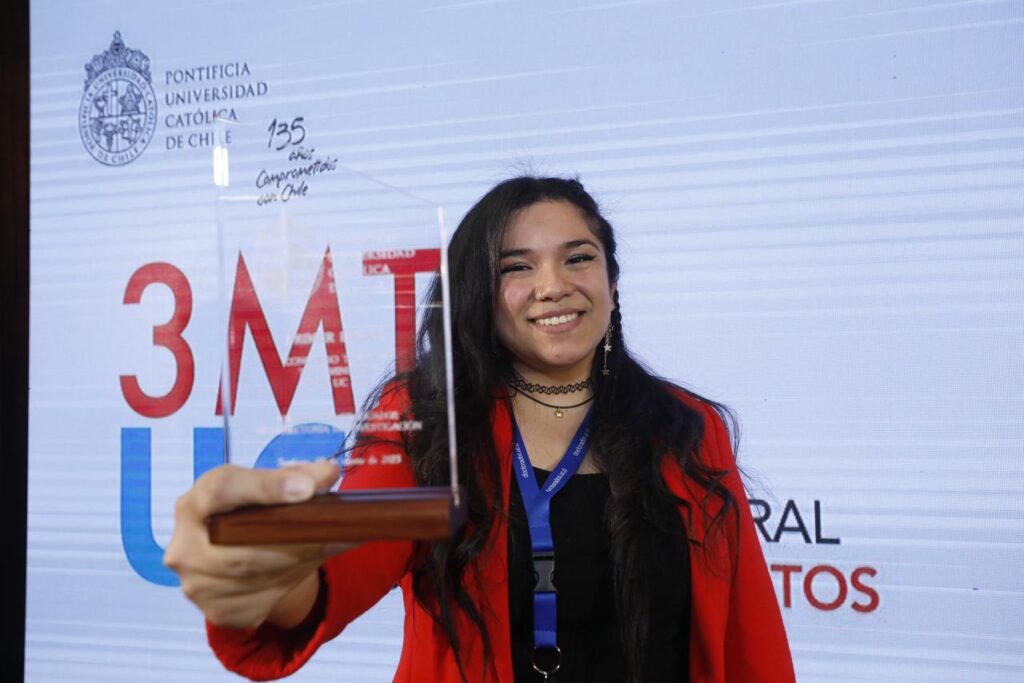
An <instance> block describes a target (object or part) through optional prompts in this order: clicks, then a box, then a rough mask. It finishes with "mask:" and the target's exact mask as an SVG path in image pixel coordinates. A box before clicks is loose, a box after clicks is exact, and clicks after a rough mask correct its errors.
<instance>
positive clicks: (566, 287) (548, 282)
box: [533, 266, 572, 301]
mask: <svg viewBox="0 0 1024 683" xmlns="http://www.w3.org/2000/svg"><path fill="white" fill-rule="evenodd" d="M565 275H566V274H565V273H564V272H563V271H562V269H561V268H558V267H557V266H544V267H542V268H540V269H539V270H538V271H537V281H536V283H535V284H534V289H533V296H534V298H536V299H537V300H538V301H558V300H559V299H562V298H564V297H566V296H568V295H569V294H572V283H571V282H570V281H569V279H568V278H567V277H566V276H565Z"/></svg>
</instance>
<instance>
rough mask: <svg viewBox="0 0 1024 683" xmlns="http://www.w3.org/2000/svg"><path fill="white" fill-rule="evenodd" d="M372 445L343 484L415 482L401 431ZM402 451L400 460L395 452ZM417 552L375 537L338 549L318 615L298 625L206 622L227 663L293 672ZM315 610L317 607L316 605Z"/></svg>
mask: <svg viewBox="0 0 1024 683" xmlns="http://www.w3.org/2000/svg"><path fill="white" fill-rule="evenodd" d="M378 436H381V437H383V440H382V441H377V442H375V443H373V444H372V445H369V446H360V447H357V448H356V450H355V452H354V453H353V456H354V458H360V459H362V461H363V463H364V464H361V465H359V466H357V467H354V468H352V469H351V470H348V471H346V474H345V476H344V478H343V479H342V483H341V489H342V490H346V489H348V490H360V489H374V488H411V487H413V486H415V478H414V476H413V469H412V465H411V463H410V462H409V458H408V456H407V454H406V453H405V452H404V451H403V450H402V449H401V448H400V447H399V446H397V445H395V444H397V443H398V442H399V441H400V439H399V435H398V434H397V433H386V432H385V433H378ZM395 455H398V456H400V461H399V462H396V461H395V460H396V459H395V458H394V457H391V458H383V457H381V456H395ZM413 553H414V543H413V542H411V541H376V542H371V543H364V544H363V545H360V546H359V547H357V548H355V549H353V550H349V551H347V552H344V553H341V554H340V555H335V556H334V557H332V558H330V559H329V560H327V561H326V562H325V563H324V566H323V572H322V573H321V576H322V581H323V583H322V585H321V591H325V592H326V595H323V594H322V595H321V596H320V599H319V603H320V604H321V605H322V608H323V612H322V615H319V616H320V618H319V620H317V616H318V615H316V614H312V615H311V619H312V620H313V621H312V622H311V623H310V620H307V623H304V624H302V625H300V626H299V627H297V628H295V629H291V630H289V629H282V628H278V627H275V626H273V625H271V624H263V625H261V626H259V627H258V628H255V629H230V628H221V627H217V626H214V625H213V624H210V623H209V622H207V623H206V631H207V639H208V641H209V643H210V647H211V648H212V649H213V652H214V654H215V655H216V656H217V658H218V659H219V660H220V661H221V663H222V664H223V665H224V667H225V668H226V669H228V670H229V671H233V672H234V673H237V674H239V675H241V676H244V677H246V678H249V679H251V680H255V681H266V680H273V679H277V678H282V677H284V676H288V675H290V674H292V673H294V672H295V671H296V670H298V669H299V668H300V667H301V666H302V665H303V664H305V663H306V662H307V661H308V660H309V658H310V657H312V656H313V654H314V653H315V652H316V651H317V649H318V648H319V647H320V646H321V645H323V644H324V643H326V642H327V641H329V640H331V639H332V638H334V637H335V636H337V635H338V634H339V633H341V631H342V630H343V629H344V628H345V626H347V625H348V624H349V623H350V622H352V621H353V620H354V619H356V618H357V617H358V616H360V615H361V614H363V613H364V612H365V611H366V610H368V609H369V608H370V607H372V606H373V605H374V604H376V603H377V601H379V600H380V599H381V598H382V597H384V595H386V594H387V593H388V592H389V591H390V590H391V589H392V588H393V587H395V586H396V585H397V584H398V582H399V580H400V579H401V578H402V577H403V576H404V575H405V574H406V573H407V572H408V571H409V569H410V566H411V563H412V560H413ZM314 611H315V609H314Z"/></svg>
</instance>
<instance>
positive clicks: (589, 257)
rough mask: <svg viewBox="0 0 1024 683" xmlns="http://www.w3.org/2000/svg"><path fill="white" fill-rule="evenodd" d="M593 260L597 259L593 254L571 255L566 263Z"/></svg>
mask: <svg viewBox="0 0 1024 683" xmlns="http://www.w3.org/2000/svg"><path fill="white" fill-rule="evenodd" d="M595 258H597V257H596V256H594V255H593V254H573V255H572V256H570V257H569V259H568V260H567V261H566V263H569V264H574V263H586V262H587V261H593V260H594V259H595Z"/></svg>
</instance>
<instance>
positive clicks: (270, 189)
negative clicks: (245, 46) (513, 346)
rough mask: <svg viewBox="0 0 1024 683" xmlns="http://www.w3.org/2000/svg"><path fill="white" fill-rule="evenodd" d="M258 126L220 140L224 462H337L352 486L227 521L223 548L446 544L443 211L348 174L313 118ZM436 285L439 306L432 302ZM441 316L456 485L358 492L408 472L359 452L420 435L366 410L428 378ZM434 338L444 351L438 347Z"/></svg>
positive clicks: (450, 505)
mask: <svg viewBox="0 0 1024 683" xmlns="http://www.w3.org/2000/svg"><path fill="white" fill-rule="evenodd" d="M254 118H255V117H251V118H250V120H247V121H244V122H235V121H224V120H218V121H217V122H216V124H215V130H214V136H215V142H216V144H215V146H214V148H213V181H214V184H215V185H216V196H217V200H216V224H217V252H218V254H217V255H218V260H219V266H218V278H217V279H218V291H219V296H218V308H219V310H220V314H219V320H218V322H217V326H218V331H217V334H215V335H214V337H215V338H216V339H217V343H218V344H219V345H220V348H221V352H220V353H219V354H218V356H219V357H220V358H222V363H221V378H220V392H219V398H218V412H219V414H221V415H223V419H224V448H225V462H228V463H233V464H236V465H240V466H253V467H257V468H260V467H270V468H273V467H280V466H283V465H287V464H288V463H289V462H290V461H296V460H298V461H303V460H315V459H318V458H324V457H329V458H337V459H338V460H339V463H340V464H341V465H342V472H343V475H342V485H341V486H340V489H339V490H336V491H333V492H331V493H327V494H321V495H317V496H315V497H314V498H313V499H312V500H311V501H309V502H306V503H298V504H292V505H273V506H254V507H247V508H241V509H238V510H234V511H231V512H227V513H222V514H219V515H215V516H213V517H211V518H210V519H209V520H208V522H207V524H208V529H209V532H210V538H211V541H213V542H214V543H218V544H226V545H239V544H243V545H256V544H266V543H304V542H337V541H362V540H382V539H412V540H433V539H442V538H447V537H449V536H450V535H451V534H452V533H453V532H454V531H455V529H457V528H458V526H459V524H460V523H461V521H462V519H463V515H462V507H461V506H460V502H461V501H460V493H459V485H458V479H457V477H458V468H457V467H456V460H455V458H456V455H455V454H456V447H455V411H454V404H453V401H452V373H451V368H452V357H451V342H450V324H451V323H450V313H449V311H450V309H449V307H448V283H447V263H446V249H445V246H446V244H447V238H446V235H445V225H444V213H443V210H442V209H441V207H440V206H438V205H436V204H434V203H432V202H430V201H428V200H426V199H424V198H421V197H419V196H417V195H416V194H415V193H412V192H408V191H405V190H403V189H402V188H400V187H396V186H394V185H392V184H388V183H386V182H383V181H381V180H379V179H377V178H375V177H373V175H372V174H370V173H367V172H363V171H360V170H359V169H357V168H355V167H354V166H352V165H350V164H348V163H346V159H345V158H344V157H343V155H342V154H340V153H339V152H337V151H335V150H332V149H331V141H330V138H329V137H328V136H326V135H323V136H322V137H320V138H318V135H317V133H318V131H317V130H316V124H315V121H309V120H307V119H306V118H304V117H301V116H297V117H287V118H284V119H282V118H278V117H273V116H270V117H267V120H259V119H255V120H253V119H254ZM435 277H439V278H440V285H441V286H440V292H441V297H435V301H434V303H431V302H429V301H428V292H429V290H430V286H431V283H432V282H433V281H434V278H435ZM438 299H439V300H438ZM438 306H440V307H441V311H440V312H441V318H440V320H441V321H442V322H443V331H444V334H443V339H442V340H441V342H442V344H441V345H440V346H442V347H443V348H433V353H435V354H437V353H443V358H444V368H445V372H444V380H443V382H442V383H443V388H442V390H443V392H444V397H445V400H446V404H447V415H448V425H447V427H448V429H447V438H448V449H449V458H450V472H451V481H450V482H449V483H448V485H447V486H441V487H412V488H371V489H364V490H359V489H358V488H354V487H352V486H346V485H345V477H346V476H347V473H348V472H350V471H353V468H354V467H375V468H385V467H406V468H408V467H410V465H409V461H408V458H407V457H404V455H403V453H402V452H401V451H400V449H399V448H398V447H397V446H395V447H394V449H393V450H394V452H387V448H385V449H384V450H383V451H382V450H381V449H380V448H375V449H374V450H373V451H372V455H370V456H366V455H365V453H364V450H365V449H362V450H361V449H360V447H359V444H361V443H363V442H362V441H361V440H362V439H363V438H364V436H365V437H368V438H373V437H375V436H377V434H376V432H381V431H383V432H386V433H388V434H390V435H391V437H392V439H393V440H394V438H395V437H396V435H397V437H400V438H405V437H409V436H411V435H410V434H409V433H408V432H411V431H414V430H417V429H421V428H422V425H421V424H420V423H419V422H418V421H416V420H415V419H408V418H409V415H408V414H407V413H404V412H403V411H400V410H394V409H381V408H380V406H375V405H372V404H371V405H369V410H368V411H365V412H364V411H363V409H364V407H365V406H364V403H365V402H366V401H367V397H368V396H371V395H373V392H374V390H375V389H376V388H378V387H380V386H382V383H384V382H387V381H388V378H389V377H394V376H395V374H396V372H398V373H401V372H408V371H410V370H412V369H414V367H415V363H416V362H417V358H416V352H415V350H416V333H417V329H418V327H419V325H420V323H421V321H422V320H423V317H424V316H425V315H426V314H427V312H428V310H429V309H431V307H432V308H433V313H434V317H435V319H437V318H436V315H437V312H438V310H437V307H438ZM431 341H432V342H433V344H432V345H433V346H435V347H436V346H438V344H437V341H438V340H437V339H436V335H435V336H432V337H431ZM381 405H383V404H381ZM367 460H369V462H367ZM378 479H380V478H378ZM364 480H365V481H375V479H374V478H372V477H371V478H369V479H367V478H363V479H360V481H364ZM382 480H383V481H387V480H389V477H388V476H386V474H385V476H384V477H383V478H382ZM352 481H356V478H353V479H352Z"/></svg>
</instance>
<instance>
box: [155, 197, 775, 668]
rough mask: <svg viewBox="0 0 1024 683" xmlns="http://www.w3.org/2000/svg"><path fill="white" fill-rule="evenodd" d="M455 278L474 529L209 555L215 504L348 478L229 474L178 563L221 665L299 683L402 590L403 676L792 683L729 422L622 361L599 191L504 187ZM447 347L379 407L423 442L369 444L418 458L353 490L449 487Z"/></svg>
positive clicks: (197, 514) (191, 519)
mask: <svg viewBox="0 0 1024 683" xmlns="http://www.w3.org/2000/svg"><path fill="white" fill-rule="evenodd" d="M449 266H450V282H451V283H452V297H451V303H452V311H451V313H452V321H453V322H452V324H453V334H452V336H453V339H452V344H453V351H454V358H455V366H454V368H453V370H454V373H455V387H456V392H455V401H456V411H457V417H458V420H457V422H458V444H459V470H460V472H459V476H460V481H462V482H463V483H464V485H465V487H466V491H467V494H466V498H467V501H466V504H467V506H468V520H467V523H466V525H465V527H464V528H463V529H462V530H461V532H460V533H459V534H458V535H457V536H456V538H454V539H453V540H452V541H451V542H446V543H434V544H430V545H426V544H422V545H418V544H413V543H401V542H374V543H366V544H364V545H361V546H358V547H351V546H349V547H343V546H337V547H325V546H318V545H306V546H293V547H286V548H222V547H215V546H211V545H210V544H209V541H208V539H207V537H206V533H205V527H204V526H203V520H204V519H205V518H206V517H207V516H208V515H209V514H212V513H213V512H217V511H222V510H227V509H232V508H234V507H237V506H240V505H244V504H252V503H272V502H282V501H297V500H303V499H306V498H308V497H309V496H311V495H313V493H314V492H315V491H316V490H323V489H326V488H327V487H328V486H330V484H331V483H332V482H333V481H334V479H336V477H337V476H338V470H337V468H336V466H335V465H333V464H331V463H317V464H311V465H306V466H302V467H299V468H289V469H288V470H283V471H277V472H267V471H262V472H257V471H249V470H244V469H239V468H232V467H224V468H220V469H218V470H214V471H213V472H211V473H209V474H208V475H206V476H205V477H203V478H202V479H200V480H199V481H198V482H197V483H196V484H195V486H194V487H193V489H192V490H191V491H190V492H188V493H187V494H186V495H185V496H183V497H182V498H181V500H180V501H179V503H178V506H177V510H176V521H177V525H176V530H175V534H174V537H173V538H172V541H171V543H170V545H169V546H168V549H167V554H166V557H165V561H166V563H167V564H168V566H170V567H171V568H172V569H174V570H175V571H177V572H178V574H179V575H180V577H181V581H182V587H183V589H184V591H185V593H186V595H187V596H188V597H189V598H190V599H191V600H192V601H193V602H195V603H196V604H197V605H198V606H199V608H200V609H201V610H202V611H203V613H204V614H205V615H206V617H207V620H208V622H209V626H208V628H209V637H210V643H211V645H212V647H213V649H214V651H215V652H216V653H217V655H218V657H220V659H221V660H222V661H223V662H224V664H225V665H226V666H227V667H228V668H229V669H231V670H233V671H236V672H238V673H240V674H242V675H246V676H249V677H251V678H255V679H268V678H276V677H281V676H285V675H288V674H289V673H291V672H292V671H295V670H296V669H297V668H298V667H300V666H301V665H302V664H303V663H304V662H305V661H306V660H307V659H308V658H309V657H310V656H311V655H312V654H313V653H314V652H315V650H316V649H317V648H318V647H319V646H320V645H321V644H323V643H324V642H326V641H328V640H330V639H331V638H333V637H335V636H336V635H338V633H340V632H341V630H342V629H343V628H344V627H345V625H346V624H348V623H349V622H350V621H352V620H353V619H355V618H356V617H358V616H359V615H360V614H362V613H363V612H364V611H366V610H367V609H368V608H369V607H371V606H372V605H373V604H374V603H375V602H376V601H377V600H379V599H380V598H381V597H382V596H383V595H384V594H386V593H387V592H388V591H389V590H390V589H391V588H392V586H394V585H396V584H398V585H400V586H401V588H402V591H403V594H404V599H405V607H406V617H405V630H404V644H403V649H402V655H401V660H400V662H399V665H398V671H397V673H396V676H395V681H403V682H404V681H463V680H465V681H498V682H501V683H512V682H513V681H515V682H516V683H518V682H520V681H541V680H549V681H559V682H561V683H566V682H568V681H690V682H692V683H698V682H700V683H710V682H722V683H774V682H776V681H778V682H780V683H786V682H789V681H793V680H794V675H793V669H792V663H791V660H790V654H789V647H788V644H787V641H786V636H785V631H784V630H783V626H782V619H781V616H780V613H779V609H778V605H777V602H776V598H775V594H774V590H773V587H772V584H771V581H770V579H769V577H768V572H767V569H766V567H765V563H764V559H763V556H762V554H761V549H760V546H759V544H758V541H757V538H756V534H755V530H754V527H753V522H752V520H751V517H750V512H749V509H748V504H747V499H746V495H745V493H744V490H743V487H742V484H741V482H740V479H739V476H738V474H737V470H736V466H735V462H734V459H733V455H732V448H731V444H730V439H729V434H728V431H727V429H726V427H725V424H724V422H723V419H722V415H725V411H724V410H723V409H722V407H721V406H718V405H717V404H715V403H713V402H711V401H708V400H706V399H702V398H700V397H699V396H696V395H694V394H692V393H690V392H688V391H686V390H684V389H682V388H680V387H678V386H676V385H673V384H671V383H669V382H667V381H665V380H663V379H659V378H657V377H655V376H653V375H652V374H651V373H650V372H649V371H647V370H646V369H645V368H644V367H643V366H642V365H641V364H639V363H638V362H637V361H636V360H635V359H634V358H633V357H632V356H631V355H630V354H629V352H628V351H627V348H626V346H625V342H624V339H623V334H622V325H621V317H622V314H621V312H620V310H619V305H618V291H617V285H618V275H619V265H618V261H617V260H616V255H615V238H614V235H613V232H612V228H611V226H610V225H609V223H608V222H607V221H606V220H605V219H604V218H603V217H602V216H601V214H600V212H599V210H598V207H597V204H596V203H595V201H594V200H593V198H592V197H591V196H590V195H589V194H587V192H586V191H585V190H584V188H583V186H582V185H581V184H580V183H579V182H577V181H575V180H563V179H558V178H532V177H521V178H514V179H511V180H508V181H505V182H503V183H501V184H499V185H498V186H496V187H495V188H494V189H492V190H491V191H490V192H488V193H487V194H486V195H485V196H484V197H483V198H482V199H481V200H480V201H479V202H478V203H477V204H476V205H475V206H474V207H473V208H472V209H471V210H470V211H469V213H468V214H467V215H466V217H465V218H464V219H463V221H462V223H461V224H460V225H459V228H458V230H457V231H456V232H455V234H454V236H453V238H452V242H451V245H450V246H449ZM433 296H434V297H435V298H438V299H439V298H440V293H439V290H438V286H437V285H436V283H435V287H434V291H433ZM440 334H441V314H440V309H439V308H436V307H435V308H432V309H431V312H430V313H428V314H427V316H426V319H425V320H424V325H423V329H422V330H421V332H420V337H419V340H418V341H419V345H418V358H417V364H416V370H414V371H413V372H411V373H409V374H408V375H404V376H399V377H396V378H394V379H393V380H392V381H390V382H389V383H387V384H386V385H385V387H384V389H382V390H381V391H380V392H378V394H377V396H375V398H374V399H373V401H374V403H375V404H376V405H379V406H380V408H382V409H385V410H397V411H400V412H402V413H403V414H406V415H409V416H415V418H416V420H418V421H420V422H422V424H423V429H422V430H420V431H418V432H413V433H409V434H401V435H400V434H390V435H388V434H384V435H381V434H375V435H374V438H373V440H372V441H370V440H364V441H361V442H360V443H359V444H358V445H357V449H361V450H363V451H365V452H364V455H369V454H371V453H372V452H373V451H374V450H375V449H377V450H380V451H381V452H387V453H393V452H394V451H395V450H396V449H398V450H400V451H401V452H402V453H403V458H404V464H403V465H402V466H393V465H389V466H370V465H364V466H361V467H359V468H357V469H355V470H353V471H350V472H348V473H347V474H346V477H345V479H344V480H343V482H342V488H346V487H351V488H357V489H361V488H376V487H409V486H414V485H417V484H418V485H444V484H445V483H446V482H447V481H448V479H449V471H448V457H447V443H446V434H447V432H446V416H445V405H444V400H443V396H444V390H443V387H444V384H443V382H444V380H443V377H444V373H443V356H442V353H441V351H440V349H441V346H440V344H439V343H432V342H437V341H438V340H439V339H440V337H439V335H440ZM555 567H557V570H555V569H554V568H555Z"/></svg>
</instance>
